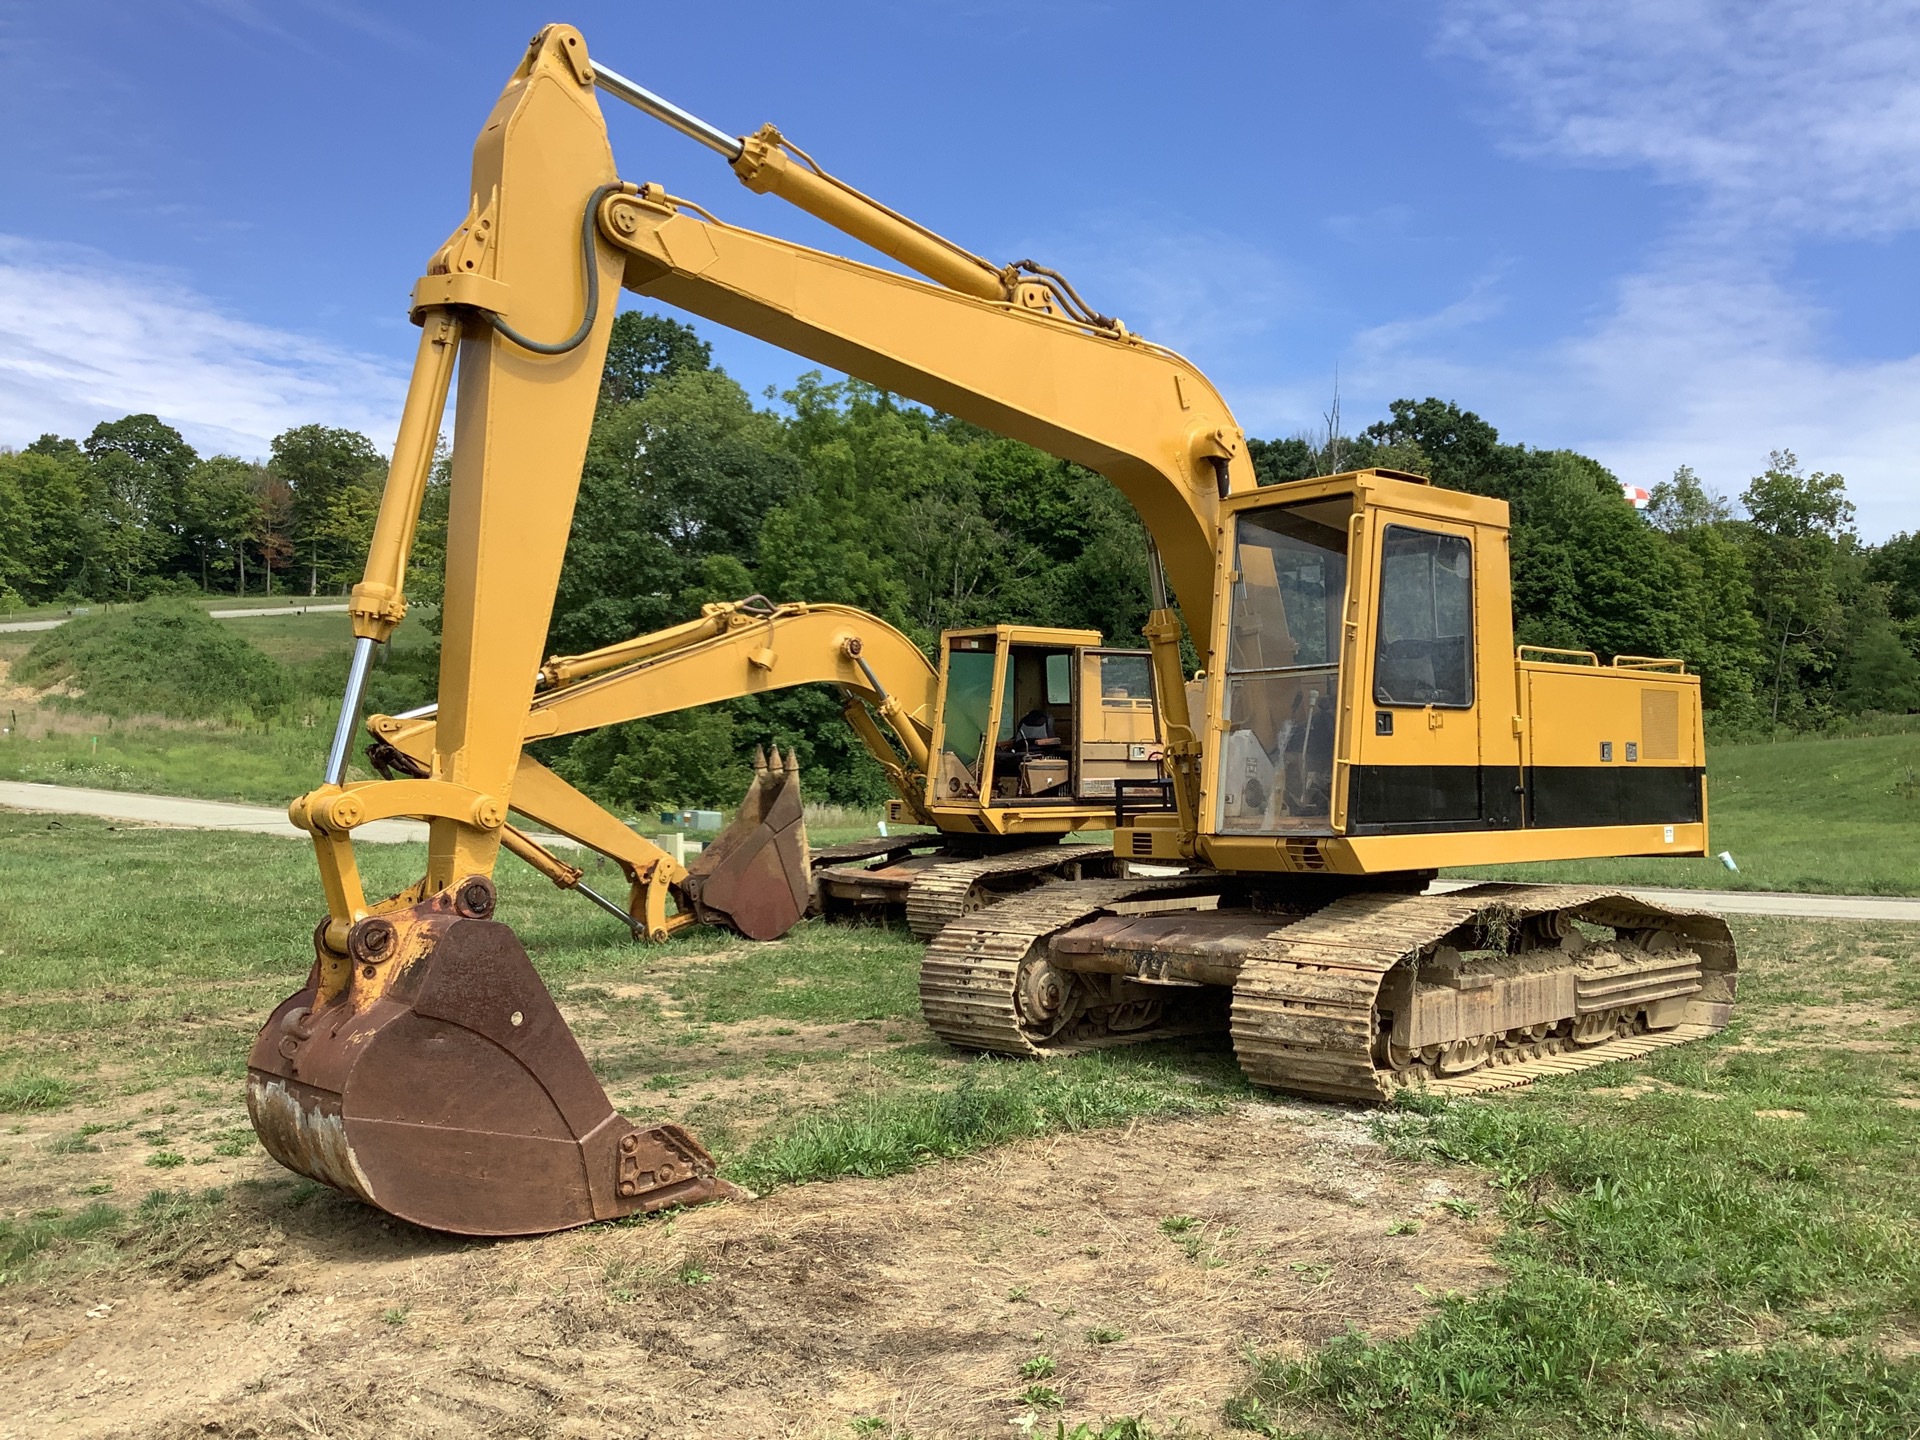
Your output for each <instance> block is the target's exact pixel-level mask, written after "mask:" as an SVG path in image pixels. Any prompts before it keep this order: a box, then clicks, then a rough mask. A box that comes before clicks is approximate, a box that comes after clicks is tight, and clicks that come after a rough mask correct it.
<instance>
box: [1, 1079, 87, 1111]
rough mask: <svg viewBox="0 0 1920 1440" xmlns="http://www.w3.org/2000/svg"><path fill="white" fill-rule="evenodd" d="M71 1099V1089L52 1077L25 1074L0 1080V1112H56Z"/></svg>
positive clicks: (65, 1083) (62, 1081)
mask: <svg viewBox="0 0 1920 1440" xmlns="http://www.w3.org/2000/svg"><path fill="white" fill-rule="evenodd" d="M72 1098H73V1087H72V1086H71V1085H69V1084H68V1083H67V1082H66V1081H64V1080H61V1079H57V1078H56V1077H54V1076H52V1075H40V1074H36V1073H32V1072H29V1073H26V1074H22V1075H15V1076H12V1077H11V1078H9V1079H6V1080H0V1111H6V1110H14V1111H20V1110H58V1109H59V1108H60V1107H61V1106H62V1105H65V1104H66V1103H67V1102H68V1101H69V1100H71V1099H72Z"/></svg>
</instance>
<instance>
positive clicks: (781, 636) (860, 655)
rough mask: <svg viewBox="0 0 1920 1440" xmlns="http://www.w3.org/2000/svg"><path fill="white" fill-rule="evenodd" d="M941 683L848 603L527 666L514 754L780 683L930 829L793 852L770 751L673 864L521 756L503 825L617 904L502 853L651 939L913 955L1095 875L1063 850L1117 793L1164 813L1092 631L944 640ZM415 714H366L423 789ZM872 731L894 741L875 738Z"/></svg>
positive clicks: (1120, 674)
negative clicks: (1051, 888) (590, 872)
mask: <svg viewBox="0 0 1920 1440" xmlns="http://www.w3.org/2000/svg"><path fill="white" fill-rule="evenodd" d="M939 655H940V663H939V668H938V669H935V667H934V666H933V665H932V664H930V663H929V662H928V660H927V658H926V656H925V655H923V654H922V653H921V651H920V648H919V646H917V645H915V644H914V642H913V641H912V640H911V639H910V638H909V637H908V636H906V635H904V634H902V633H901V632H900V631H899V630H897V629H895V628H894V627H893V626H892V625H889V624H888V623H887V622H886V621H884V620H882V619H881V618H880V617H879V616H877V615H870V614H867V613H866V612H864V611H861V610H855V609H853V608H851V607H849V606H845V605H808V604H802V603H788V604H782V605H774V604H770V603H768V602H767V601H766V600H764V599H762V598H761V597H759V596H751V597H749V598H748V599H746V600H743V601H739V602H733V603H722V604H710V605H707V606H705V607H704V612H703V613H702V615H701V616H700V618H699V619H698V620H693V621H689V622H687V623H686V624H683V625H676V626H671V627H669V628H667V629H665V630H660V631H657V632H655V633H653V634H650V635H641V636H636V637H635V638H633V639H631V640H625V641H621V642H620V643H618V644H615V645H609V646H606V647H604V648H603V649H600V650H595V651H591V652H588V653H586V654H583V655H561V656H554V657H552V658H550V659H548V660H547V661H546V663H545V664H543V665H542V666H541V667H540V682H539V688H538V690H537V691H536V693H535V695H534V699H533V704H532V706H531V708H530V710H529V711H528V715H527V726H526V732H525V736H524V741H525V742H526V743H531V742H533V741H537V740H543V739H554V738H558V737H560V736H565V735H574V734H578V733H580V732H581V731H584V730H593V729H598V728H600V727H602V726H606V725H612V724H616V723H619V722H622V721H627V720H635V719H640V718H643V717H646V716H652V715H662V714H666V713H668V712H670V711H677V710H684V709H689V708H692V707H696V706H701V705H711V704H714V703H717V702H719V701H722V700H728V699H734V698H737V697H740V696H749V695H760V694H765V693H767V692H769V691H773V690H781V689H787V688H790V687H792V686H796V685H809V684H824V685H830V686H832V687H834V688H835V689H836V690H837V691H838V692H839V694H840V696H841V698H842V700H843V709H842V714H843V715H844V717H845V718H846V721H847V723H848V724H849V725H850V726H851V727H852V728H853V730H854V732H855V734H857V735H858V736H859V737H860V740H861V742H862V743H863V745H864V746H865V747H866V750H867V752H868V753H869V754H870V755H871V756H872V757H873V758H874V760H876V761H877V762H878V763H879V765H880V767H881V769H882V770H883V772H884V773H885V774H886V776H887V779H888V781H889V782H890V783H891V785H892V787H893V789H894V791H895V793H896V796H897V798H896V800H895V801H894V802H893V804H892V805H891V806H890V818H891V819H893V820H894V821H895V822H905V823H906V824H908V825H924V826H930V827H932V833H931V834H927V833H924V832H922V833H918V834H915V833H912V832H907V833H896V834H893V835H889V836H880V837H875V838H872V839H866V840H856V841H851V842H848V843H845V844H840V845H833V846H828V847H825V848H823V849H812V848H810V847H809V845H808V843H807V838H806V827H805V825H804V823H803V821H802V818H801V812H800V809H799V792H798V779H797V776H795V775H792V774H790V773H788V769H787V768H786V767H784V766H783V765H782V763H781V760H780V756H779V752H778V750H777V749H776V751H775V752H774V757H773V762H772V766H771V768H769V767H768V766H766V765H760V766H757V767H756V774H755V777H754V780H753V784H752V787H751V788H750V789H749V791H748V793H747V799H746V801H745V803H744V804H743V805H742V806H741V807H740V811H739V813H738V816H737V818H736V819H735V820H734V822H733V823H732V825H730V826H729V827H728V828H727V830H726V831H725V833H723V834H722V835H721V836H720V837H719V838H718V839H717V840H716V841H715V842H714V844H713V845H712V846H710V847H709V848H708V850H707V851H706V852H705V853H703V854H702V855H701V857H700V858H699V859H698V860H697V861H695V863H694V864H693V866H691V867H687V866H684V865H682V864H681V863H680V862H679V861H677V860H675V859H674V858H673V857H672V856H671V855H668V854H667V853H666V852H665V851H663V850H662V849H661V848H660V847H659V846H658V845H656V844H654V843H653V842H651V841H649V840H647V839H645V838H644V837H643V836H641V835H639V834H637V833H635V832H634V831H633V830H631V829H630V828H628V827H627V826H626V825H624V824H622V823H621V822H620V821H619V820H618V819H616V818H615V817H614V816H612V815H610V814H608V813H607V812H606V811H605V810H604V809H602V808H601V807H600V806H599V805H598V804H596V803H595V802H594V801H593V800H591V799H590V798H588V797H587V796H586V795H584V794H582V793H581V792H580V791H579V790H577V789H575V788H574V787H573V786H572V785H570V784H569V783H568V782H567V781H566V780H564V779H562V778H561V777H560V776H559V775H556V774H555V773H554V772H553V771H552V770H551V769H549V768H548V767H547V766H545V765H543V764H542V763H541V762H540V761H539V760H538V759H536V758H535V757H534V756H533V755H532V754H531V753H530V752H528V751H525V750H523V751H522V752H521V755H520V762H519V766H518V768H517V770H516V772H515V776H514V784H513V802H512V803H513V809H514V810H515V811H516V812H517V813H519V814H521V815H524V816H526V817H528V818H529V819H532V820H534V821H536V822H538V823H539V824H542V825H544V826H546V827H547V828H548V829H549V830H552V831H555V832H557V833H558V834H560V835H563V836H566V837H569V838H571V839H573V840H575V841H578V842H579V843H581V844H583V845H586V846H587V847H589V848H590V849H592V850H595V851H597V852H599V853H600V854H602V855H605V856H606V857H608V858H609V859H611V860H613V861H614V862H615V863H616V864H617V865H619V866H620V867H621V869H622V870H623V871H624V873H625V874H626V877H627V880H628V885H629V898H628V902H627V905H626V907H625V908H624V909H623V908H621V907H620V906H618V905H616V904H614V903H613V902H612V901H610V900H608V899H607V898H606V897H604V896H601V895H599V894H598V893H596V892H595V891H594V890H592V889H591V888H590V887H588V886H587V885H586V884H585V883H584V881H583V879H582V875H581V872H580V870H579V869H578V868H577V867H575V866H573V865H571V864H569V863H567V862H566V861H565V860H563V859H561V858H560V857H558V856H556V855H554V854H553V853H552V852H551V851H550V850H548V849H546V848H544V847H542V846H540V845H539V844H538V843H537V842H536V841H535V840H533V839H532V838H531V837H529V836H527V835H526V834H524V833H522V832H519V831H517V830H514V829H512V827H508V829H507V832H506V834H505V835H504V837H503V843H505V845H506V846H507V848H509V849H511V850H512V851H513V852H514V853H515V854H518V855H520V856H521V857H522V858H523V859H526V860H528V861H529V862H530V863H532V864H533V865H534V866H536V867H537V868H538V869H540V870H541V871H542V872H543V873H544V874H546V875H547V876H548V878H550V879H552V880H553V881H554V882H555V883H556V884H558V885H560V886H562V887H563V888H569V889H578V890H581V891H582V892H583V893H585V894H586V895H587V897H588V898H589V899H591V900H593V901H594V902H595V903H596V904H598V905H600V906H602V907H603V908H605V909H607V910H609V911H610V912H611V913H613V914H614V915H616V916H617V917H618V918H620V919H622V920H624V921H626V922H627V923H628V924H629V925H631V926H632V928H633V930H634V932H635V934H636V935H638V936H640V937H642V938H645V939H649V940H664V939H666V938H667V937H668V936H669V935H672V934H674V933H675V932H677V931H679V930H681V929H683V928H684V927H685V926H687V925H690V924H694V923H698V922H701V921H713V922H717V923H720V924H724V925H726V926H728V927H729V928H731V929H733V930H736V931H738V932H739V933H740V934H742V935H745V936H747V937H748V938H750V939H755V940H770V939H774V938H776V937H777V936H779V935H783V934H785V933H786V932H787V930H788V929H790V928H791V927H792V926H793V925H794V924H795V923H796V922H797V921H798V920H799V919H800V918H801V916H802V915H803V914H805V913H806V912H807V911H808V909H809V908H816V909H821V910H825V911H828V912H832V911H835V910H842V909H845V910H852V911H857V912H864V911H868V910H872V909H876V908H885V909H889V910H898V911H901V912H903V913H904V914H905V916H906V920H907V923H908V925H909V926H910V927H911V928H912V929H913V931H914V933H915V934H917V935H919V936H921V937H922V938H923V939H931V938H932V937H933V936H934V935H936V934H938V933H939V931H940V929H941V928H942V927H943V926H944V925H946V924H947V922H948V921H950V920H954V919H956V918H958V917H959V916H961V915H966V914H971V913H972V912H973V911H975V910H978V909H979V908H981V906H983V905H985V904H988V903H990V902H991V901H993V900H996V899H1002V898H1005V897H1006V896H1008V895H1011V894H1015V893H1018V892H1021V891H1024V890H1028V889H1031V888H1033V887H1034V886H1036V885H1039V884H1043V883H1047V882H1051V881H1054V880H1063V879H1065V880H1079V879H1090V878H1094V877H1097V876H1110V875H1112V874H1113V873H1114V870H1115V866H1116V864H1117V863H1118V862H1117V861H1116V860H1115V857H1114V854H1113V850H1112V847H1111V846H1110V845H1085V844H1082V845H1063V844H1060V843H1058V842H1059V841H1060V840H1061V839H1062V838H1063V837H1066V836H1070V835H1072V834H1074V833H1076V832H1079V831H1087V830H1110V829H1112V828H1113V824H1114V819H1115V804H1116V796H1117V795H1128V796H1130V798H1131V800H1132V803H1133V808H1134V811H1135V813H1139V812H1143V811H1147V810H1152V809H1154V808H1155V806H1156V803H1159V804H1160V805H1161V806H1162V808H1164V800H1163V799H1162V797H1163V796H1164V794H1165V790H1166V786H1165V781H1164V778H1163V772H1162V767H1161V763H1160V760H1161V750H1160V736H1159V729H1158V720H1157V717H1156V714H1155V710H1154V703H1153V667H1152V664H1151V660H1150V657H1149V655H1148V653H1147V652H1146V651H1144V650H1121V649H1113V648H1110V647H1108V646H1105V645H1103V644H1102V643H1101V638H1100V635H1099V634H1098V632H1096V631H1092V630H1066V629H1057V628H1048V627H1042V626H1034V625H998V626H992V627H984V628H973V629H964V630H950V631H947V632H946V633H944V634H943V635H942V636H941V637H940V647H939ZM433 710H434V707H432V706H428V707H426V708H425V709H424V710H420V711H416V712H413V713H411V714H409V715H405V716H389V715H375V716H373V717H371V718H370V719H369V720H368V722H367V728H368V730H369V731H370V732H371V733H372V734H373V736H374V737H375V743H374V745H373V747H372V748H371V750H370V752H369V753H370V755H371V758H372V759H373V761H374V763H375V765H376V766H377V767H379V768H380V769H382V770H383V771H385V772H387V773H393V772H399V773H401V774H406V775H410V776H414V777H419V776H423V775H425V774H427V773H428V766H429V765H430V764H431V761H432V759H433V753H434V746H435V739H436V734H437V731H436V726H435V723H434V717H433ZM889 737H891V738H889Z"/></svg>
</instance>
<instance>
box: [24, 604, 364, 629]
mask: <svg viewBox="0 0 1920 1440" xmlns="http://www.w3.org/2000/svg"><path fill="white" fill-rule="evenodd" d="M207 613H208V614H209V615H211V616H213V618H214V619H216V620H251V619H253V618H255V617H257V616H261V615H344V614H346V613H347V607H346V605H344V604H340V605H270V606H267V607H265V608H263V609H259V610H209V611H207ZM72 618H73V617H72V616H71V615H60V616H56V617H55V618H54V619H52V620H7V621H4V622H0V635H5V634H13V633H18V632H20V631H24V630H52V629H55V628H56V627H58V626H61V625H64V624H66V623H67V621H69V620H71V619H72Z"/></svg>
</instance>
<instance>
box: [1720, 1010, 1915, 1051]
mask: <svg viewBox="0 0 1920 1440" xmlns="http://www.w3.org/2000/svg"><path fill="white" fill-rule="evenodd" d="M1913 1022H1914V1016H1913V1014H1912V1012H1911V1011H1908V1010H1904V1009H1900V1008H1898V1007H1895V1006H1887V1005H1784V1006H1782V1007H1781V1008H1780V1009H1779V1010H1776V1011H1773V1012H1771V1013H1769V1014H1768V1015H1767V1016H1766V1017H1765V1020H1764V1022H1763V1023H1762V1024H1760V1025H1759V1026H1757V1027H1756V1029H1757V1033H1758V1035H1759V1036H1761V1037H1764V1040H1776V1041H1777V1040H1783V1039H1788V1038H1791V1039H1792V1040H1794V1041H1796V1042H1803V1041H1804V1040H1806V1039H1807V1038H1808V1036H1809V1035H1810V1034H1814V1035H1818V1037H1819V1044H1820V1045H1821V1047H1822V1048H1823V1049H1828V1050H1847V1051H1852V1052H1854V1053H1857V1054H1872V1053H1875V1052H1881V1051H1890V1050H1906V1049H1908V1048H1909V1045H1908V1042H1907V1041H1905V1040H1902V1039H1898V1038H1896V1037H1895V1036H1893V1035H1892V1034H1891V1032H1892V1031H1894V1030H1897V1029H1899V1028H1901V1027H1903V1026H1906V1025H1911V1024H1912V1023H1913ZM1730 1048H1733V1049H1753V1050H1762V1051H1763V1050H1766V1049H1767V1048H1769V1047H1768V1046H1767V1045H1766V1044H1765V1043H1764V1041H1762V1042H1761V1043H1755V1042H1748V1043H1747V1044H1746V1045H1743V1046H1734V1047H1730Z"/></svg>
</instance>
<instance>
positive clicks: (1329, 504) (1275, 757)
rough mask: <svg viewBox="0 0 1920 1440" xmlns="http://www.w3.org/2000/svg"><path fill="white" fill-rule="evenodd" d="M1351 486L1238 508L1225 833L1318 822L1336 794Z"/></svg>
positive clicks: (1319, 825) (1223, 763) (1311, 826)
mask: <svg viewBox="0 0 1920 1440" xmlns="http://www.w3.org/2000/svg"><path fill="white" fill-rule="evenodd" d="M1352 512H1353V502H1352V497H1351V496H1344V495H1343V496H1336V497H1332V498H1330V499H1326V500H1316V501H1308V502H1305V503H1303V504H1299V505H1285V506H1279V507H1276V508H1274V509H1271V510H1256V511H1251V512H1248V513H1245V514H1242V515H1241V516H1240V517H1239V518H1238V519H1237V520H1236V522H1235V531H1234V559H1233V580H1232V589H1231V592H1230V595H1229V599H1228V607H1229V608H1228V616H1227V627H1228V630H1227V645H1226V670H1227V674H1226V682H1225V688H1226V720H1227V731H1226V734H1225V735H1224V736H1222V737H1221V743H1220V748H1219V754H1218V759H1217V762H1216V764H1217V769H1216V772H1215V776H1214V781H1215V793H1216V795H1217V797H1218V814H1217V817H1216V820H1217V826H1218V829H1219V831H1220V832H1221V833H1223V834H1229V835H1231V834H1272V833H1277V832H1283V831H1290V830H1323V829H1325V828H1326V827H1327V825H1328V823H1329V821H1330V815H1331V810H1332V797H1333V741H1334V727H1335V722H1336V717H1337V715H1338V710H1339V703H1338V702H1339V679H1340V675H1339V662H1340V633H1341V616H1342V614H1343V612H1344V609H1345V605H1346V594H1347V520H1348V518H1349V517H1350V516H1351V514H1352Z"/></svg>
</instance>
